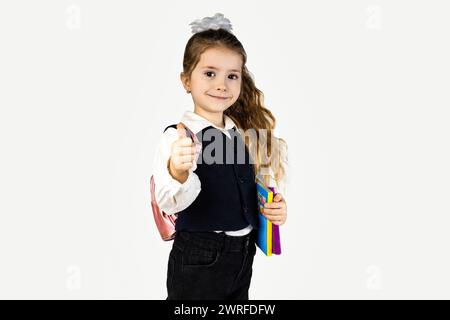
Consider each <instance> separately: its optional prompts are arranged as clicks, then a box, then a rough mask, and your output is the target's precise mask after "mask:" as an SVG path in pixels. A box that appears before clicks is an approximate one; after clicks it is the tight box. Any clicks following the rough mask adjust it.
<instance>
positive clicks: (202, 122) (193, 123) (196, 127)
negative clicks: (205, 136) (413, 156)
mask: <svg viewBox="0 0 450 320" xmlns="http://www.w3.org/2000/svg"><path fill="white" fill-rule="evenodd" d="M223 118H224V122H225V128H220V127H218V126H216V125H215V124H213V123H212V122H211V121H209V120H207V119H205V118H203V117H202V116H200V115H198V114H196V113H195V112H192V111H186V112H185V113H184V114H183V117H182V118H181V122H183V123H184V124H185V125H186V126H187V127H188V128H189V129H190V130H191V131H192V132H193V133H194V134H197V133H199V132H200V131H202V130H203V129H205V128H207V127H209V126H212V127H214V128H216V129H218V130H221V131H222V132H225V131H228V130H230V129H233V127H236V129H237V126H236V124H235V123H234V121H233V120H231V118H230V117H228V116H227V115H225V114H224V115H223Z"/></svg>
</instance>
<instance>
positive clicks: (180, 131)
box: [177, 123, 186, 139]
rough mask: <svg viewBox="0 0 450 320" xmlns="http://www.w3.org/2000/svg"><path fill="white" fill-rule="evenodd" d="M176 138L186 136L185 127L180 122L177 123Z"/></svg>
mask: <svg viewBox="0 0 450 320" xmlns="http://www.w3.org/2000/svg"><path fill="white" fill-rule="evenodd" d="M177 132H178V138H180V139H182V138H185V137H186V129H185V127H184V125H183V124H182V123H179V124H177Z"/></svg>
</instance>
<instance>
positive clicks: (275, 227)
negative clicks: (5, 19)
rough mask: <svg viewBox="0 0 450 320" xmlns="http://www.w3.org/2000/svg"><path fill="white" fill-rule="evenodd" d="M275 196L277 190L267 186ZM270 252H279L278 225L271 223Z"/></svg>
mask: <svg viewBox="0 0 450 320" xmlns="http://www.w3.org/2000/svg"><path fill="white" fill-rule="evenodd" d="M269 189H270V190H271V191H272V192H273V197H274V198H275V196H276V194H277V192H276V190H275V188H274V187H269ZM272 253H273V254H281V239H280V226H279V225H276V224H273V223H272Z"/></svg>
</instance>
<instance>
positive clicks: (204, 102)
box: [181, 47, 242, 113]
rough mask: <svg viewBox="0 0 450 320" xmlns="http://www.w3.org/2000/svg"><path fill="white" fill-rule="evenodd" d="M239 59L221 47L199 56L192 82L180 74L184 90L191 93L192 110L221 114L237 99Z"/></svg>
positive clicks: (240, 67)
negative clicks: (193, 105)
mask: <svg viewBox="0 0 450 320" xmlns="http://www.w3.org/2000/svg"><path fill="white" fill-rule="evenodd" d="M241 70H242V57H241V55H240V54H238V53H236V52H234V51H232V50H230V49H226V48H223V47H216V48H210V49H208V50H206V51H205V52H203V53H202V55H201V56H200V61H199V62H198V63H197V65H196V67H195V69H194V70H193V71H192V74H191V78H190V79H187V78H186V77H185V76H184V75H183V74H181V80H182V82H183V86H184V88H185V89H186V90H190V91H191V93H192V98H193V100H194V103H195V108H196V109H197V108H201V109H203V111H206V112H212V113H216V112H220V113H222V112H223V111H225V110H226V109H228V108H229V107H230V106H231V105H233V103H235V102H236V100H237V99H238V98H239V94H240V92H241V83H242V80H241Z"/></svg>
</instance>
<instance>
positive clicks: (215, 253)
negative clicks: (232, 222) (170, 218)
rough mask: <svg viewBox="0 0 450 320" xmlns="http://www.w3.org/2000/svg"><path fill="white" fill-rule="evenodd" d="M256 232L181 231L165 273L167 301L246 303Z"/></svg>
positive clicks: (176, 236) (176, 237)
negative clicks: (240, 301) (244, 233)
mask: <svg viewBox="0 0 450 320" xmlns="http://www.w3.org/2000/svg"><path fill="white" fill-rule="evenodd" d="M255 239H256V231H255V230H253V231H252V232H250V234H248V235H245V236H239V237H234V236H228V235H226V234H225V233H223V232H222V233H216V232H189V231H180V232H177V233H176V235H175V239H174V242H173V246H172V250H171V251H170V255H169V262H168V269H167V283H166V285H167V294H168V297H167V299H168V300H178V299H186V300H188V299H198V300H211V299H215V300H248V289H249V287H250V281H251V278H252V265H253V257H254V255H255V252H256V245H255Z"/></svg>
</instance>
